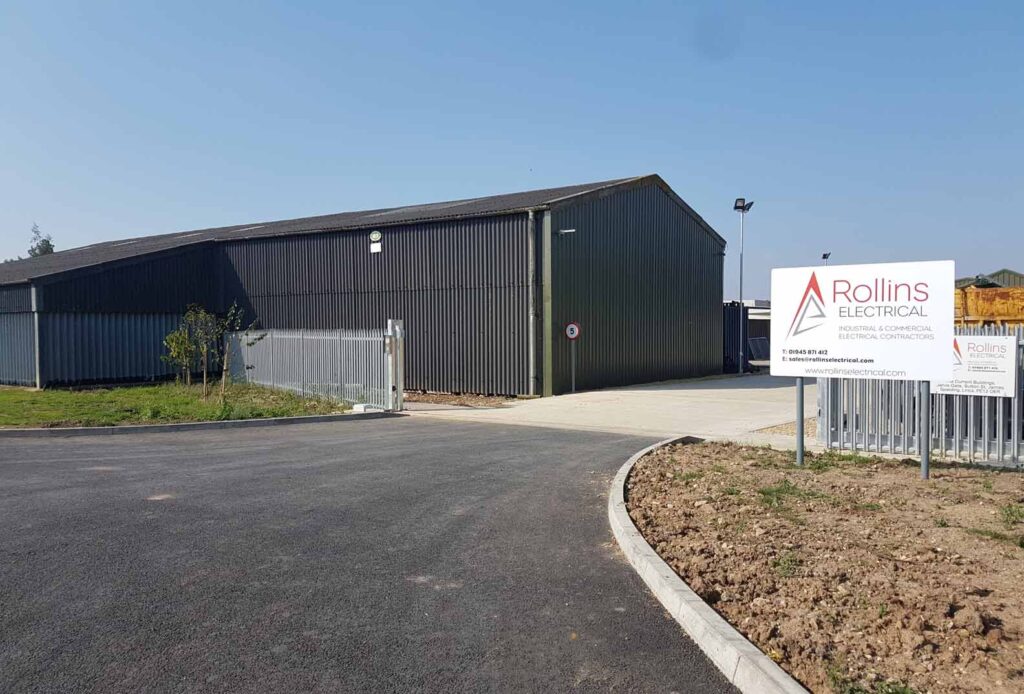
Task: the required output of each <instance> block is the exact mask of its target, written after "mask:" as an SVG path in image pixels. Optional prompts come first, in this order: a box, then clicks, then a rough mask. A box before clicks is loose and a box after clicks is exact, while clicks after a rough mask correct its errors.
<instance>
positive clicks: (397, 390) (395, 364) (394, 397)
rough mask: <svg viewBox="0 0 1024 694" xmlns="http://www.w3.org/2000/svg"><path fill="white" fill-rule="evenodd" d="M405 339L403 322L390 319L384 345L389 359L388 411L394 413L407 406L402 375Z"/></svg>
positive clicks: (386, 356) (386, 357)
mask: <svg viewBox="0 0 1024 694" xmlns="http://www.w3.org/2000/svg"><path fill="white" fill-rule="evenodd" d="M403 338H404V332H403V330H402V321H401V320H398V319H396V318H389V319H388V329H387V333H386V338H385V341H384V345H385V359H387V379H388V380H387V388H388V396H387V397H388V409H389V410H394V411H400V410H401V409H402V408H403V407H404V404H405V403H404V401H405V394H404V389H405V382H404V381H405V379H404V378H403V374H402V347H403V345H402V342H403Z"/></svg>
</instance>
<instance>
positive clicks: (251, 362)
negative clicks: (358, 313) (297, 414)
mask: <svg viewBox="0 0 1024 694" xmlns="http://www.w3.org/2000/svg"><path fill="white" fill-rule="evenodd" d="M227 344H228V348H229V349H231V350H232V352H231V376H232V379H233V380H235V381H241V382H246V383H257V384H260V385H265V386H269V387H271V388H281V389H284V390H289V391H292V392H294V393H298V394H300V395H311V396H317V397H326V398H331V399H334V400H342V401H345V402H349V403H353V404H355V403H362V404H366V405H370V406H372V407H376V408H379V409H382V410H388V411H395V410H401V409H402V407H403V398H402V393H403V389H404V387H405V385H404V376H403V361H404V353H405V332H404V330H403V329H402V321H400V320H389V321H388V327H387V328H386V329H371V330H265V331H264V330H258V331H249V332H236V333H231V334H230V335H228V337H227Z"/></svg>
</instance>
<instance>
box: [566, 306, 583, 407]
mask: <svg viewBox="0 0 1024 694" xmlns="http://www.w3.org/2000/svg"><path fill="white" fill-rule="evenodd" d="M565 336H566V337H567V338H569V364H570V371H571V373H572V392H573V393H575V392H576V340H577V339H579V336H580V325H579V323H568V324H566V326H565Z"/></svg>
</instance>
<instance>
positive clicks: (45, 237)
mask: <svg viewBox="0 0 1024 694" xmlns="http://www.w3.org/2000/svg"><path fill="white" fill-rule="evenodd" d="M51 253H53V237H52V236H50V235H49V234H44V233H43V232H42V231H40V230H39V225H38V224H36V223H35V222H33V223H32V245H31V246H29V247H28V254H29V257H31V258H38V257H39V256H41V255H50V254H51Z"/></svg>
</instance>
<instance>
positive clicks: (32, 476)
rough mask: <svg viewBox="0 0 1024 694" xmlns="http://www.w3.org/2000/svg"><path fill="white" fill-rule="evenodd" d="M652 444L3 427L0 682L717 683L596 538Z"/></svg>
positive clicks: (135, 685)
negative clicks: (53, 433) (7, 431)
mask: <svg viewBox="0 0 1024 694" xmlns="http://www.w3.org/2000/svg"><path fill="white" fill-rule="evenodd" d="M723 383H724V382H723ZM697 387H702V386H697ZM704 387H706V386H704ZM767 390H768V391H769V394H770V393H771V389H767ZM616 392H617V393H620V394H621V393H622V392H623V391H616ZM603 395H604V394H601V393H598V394H593V395H592V396H591V397H595V396H596V397H598V399H600V398H601V397H603ZM687 397H689V395H685V394H684V395H683V396H680V401H685V400H686V399H687ZM742 398H743V395H742V394H740V393H737V400H742ZM631 399H632V396H628V395H627V400H631ZM562 400H563V401H564V400H565V399H562ZM552 402H554V401H552ZM530 404H531V405H532V406H534V407H540V408H543V407H544V406H545V405H546V403H543V402H542V403H530ZM759 407H763V409H764V410H766V412H765V415H764V419H765V420H768V419H772V418H771V417H769V416H768V413H767V410H769V409H771V406H770V404H769V402H765V403H764V405H763V406H759ZM515 411H518V408H516V409H515V410H513V412H515ZM780 416H781V414H780ZM776 419H777V418H776ZM665 421H666V422H668V421H669V420H667V419H666V420H665ZM663 426H666V427H667V426H668V424H665V425H663ZM654 438H655V437H653V436H650V435H647V436H643V437H631V436H625V435H622V434H606V433H593V432H573V431H565V430H556V429H550V428H548V429H538V428H527V427H522V426H514V427H513V426H501V425H495V424H473V423H464V422H456V421H436V420H430V419H426V418H416V417H402V418H394V419H383V420H374V421H368V422H341V423H326V424H315V425H297V426H289V427H270V428H257V429H234V430H223V431H204V432H189V433H187V434H140V435H124V436H103V437H82V438H71V439H52V438H48V439H19V440H13V439H11V440H5V441H3V442H2V444H0V525H2V527H3V528H4V532H3V533H2V534H0V691H4V692H43V691H104V692H136V691H142V690H150V691H280V692H295V691H324V692H326V691H365V690H375V691H437V692H441V691H444V692H449V691H496V690H501V691H566V690H576V691H609V690H615V691H664V692H668V691H679V692H687V691H689V692H719V691H730V687H729V685H728V684H727V683H726V682H725V680H724V678H723V677H722V676H721V675H720V673H719V672H718V671H717V670H716V669H715V668H714V666H713V665H711V664H710V662H709V661H708V660H707V659H706V658H705V657H704V656H703V655H702V654H701V653H700V651H699V650H698V649H697V648H696V646H694V644H693V643H692V642H691V641H689V639H688V638H687V637H686V636H685V635H684V634H683V633H682V631H681V630H680V628H679V626H678V625H677V624H676V623H675V622H674V621H673V620H672V619H670V618H669V616H668V615H667V614H666V613H665V612H664V611H663V610H662V609H661V607H660V606H659V605H658V604H657V603H656V601H655V599H654V598H653V597H652V596H651V594H650V593H649V592H648V590H647V588H646V587H645V585H644V584H643V582H642V581H641V579H640V578H639V577H638V576H637V575H636V574H635V573H634V572H633V570H632V569H631V568H630V567H629V566H628V565H627V564H626V563H624V561H623V559H622V558H621V556H620V555H619V553H618V550H617V549H616V546H615V544H614V541H613V540H612V537H611V534H610V531H609V528H608V523H607V518H606V506H605V504H606V499H607V493H608V485H609V481H610V479H611V476H612V474H613V473H614V471H615V470H616V469H617V468H618V467H619V466H620V465H621V464H622V462H623V461H624V460H625V459H626V458H627V457H628V456H629V455H630V454H631V453H633V452H634V451H636V450H638V449H639V448H641V447H643V446H645V445H647V444H649V443H651V442H652V441H653V440H654Z"/></svg>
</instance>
